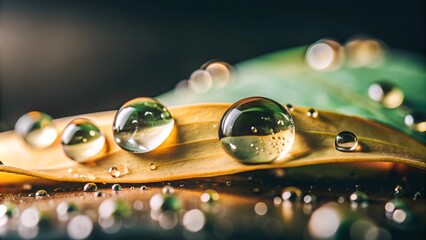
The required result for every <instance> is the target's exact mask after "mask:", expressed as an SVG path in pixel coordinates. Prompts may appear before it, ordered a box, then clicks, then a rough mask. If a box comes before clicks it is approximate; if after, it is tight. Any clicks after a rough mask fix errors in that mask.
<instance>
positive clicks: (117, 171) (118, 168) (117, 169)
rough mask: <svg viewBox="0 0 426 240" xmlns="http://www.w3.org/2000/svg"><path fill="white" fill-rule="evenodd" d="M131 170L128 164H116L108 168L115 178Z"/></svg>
mask: <svg viewBox="0 0 426 240" xmlns="http://www.w3.org/2000/svg"><path fill="white" fill-rule="evenodd" d="M129 172H130V171H129V168H128V167H127V166H126V165H115V166H112V167H110V168H109V169H108V173H109V174H110V175H111V176H112V177H114V178H118V177H122V176H124V175H126V174H128V173H129Z"/></svg>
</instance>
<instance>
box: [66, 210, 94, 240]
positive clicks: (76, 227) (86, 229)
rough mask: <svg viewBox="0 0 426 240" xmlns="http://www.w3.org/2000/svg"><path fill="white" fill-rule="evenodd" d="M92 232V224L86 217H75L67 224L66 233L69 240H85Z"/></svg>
mask: <svg viewBox="0 0 426 240" xmlns="http://www.w3.org/2000/svg"><path fill="white" fill-rule="evenodd" d="M92 230H93V222H92V220H91V219H90V218H89V217H88V216H86V215H77V216H75V217H73V218H72V219H71V220H70V221H69V222H68V224H67V233H68V236H69V237H70V238H71V239H86V238H87V237H89V236H90V234H91V233H92Z"/></svg>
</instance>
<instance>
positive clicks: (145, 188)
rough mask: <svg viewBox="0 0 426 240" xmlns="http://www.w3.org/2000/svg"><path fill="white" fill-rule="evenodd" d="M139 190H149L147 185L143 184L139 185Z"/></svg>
mask: <svg viewBox="0 0 426 240" xmlns="http://www.w3.org/2000/svg"><path fill="white" fill-rule="evenodd" d="M141 190H142V191H146V190H149V188H148V187H147V186H145V185H144V186H141Z"/></svg>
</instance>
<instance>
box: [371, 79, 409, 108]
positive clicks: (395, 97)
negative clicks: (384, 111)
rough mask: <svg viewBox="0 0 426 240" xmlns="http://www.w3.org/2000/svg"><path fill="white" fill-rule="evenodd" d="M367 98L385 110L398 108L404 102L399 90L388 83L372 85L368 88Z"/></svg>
mask: <svg viewBox="0 0 426 240" xmlns="http://www.w3.org/2000/svg"><path fill="white" fill-rule="evenodd" d="M368 96H370V98H371V99H373V100H374V101H376V102H379V103H381V104H383V105H384V106H385V107H387V108H396V107H399V106H400V105H401V104H402V102H403V101H404V93H403V92H402V91H401V89H399V88H397V87H395V86H394V85H392V84H391V83H388V82H377V83H373V84H371V85H370V87H368Z"/></svg>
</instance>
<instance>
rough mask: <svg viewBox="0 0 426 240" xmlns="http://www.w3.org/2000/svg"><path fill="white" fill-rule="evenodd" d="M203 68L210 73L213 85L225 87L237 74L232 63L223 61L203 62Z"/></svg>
mask: <svg viewBox="0 0 426 240" xmlns="http://www.w3.org/2000/svg"><path fill="white" fill-rule="evenodd" d="M201 69H202V70H205V71H207V72H208V73H209V74H210V76H211V78H212V81H213V86H216V87H219V88H222V87H225V86H226V85H227V84H228V83H229V82H230V81H232V79H233V78H234V75H235V70H234V68H233V67H232V66H231V65H230V64H228V63H226V62H222V61H209V62H207V63H205V64H203V66H201Z"/></svg>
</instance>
